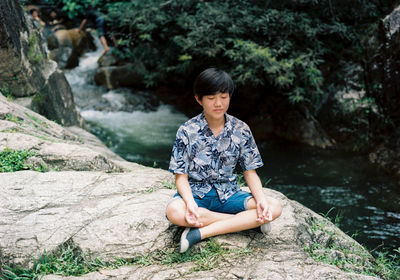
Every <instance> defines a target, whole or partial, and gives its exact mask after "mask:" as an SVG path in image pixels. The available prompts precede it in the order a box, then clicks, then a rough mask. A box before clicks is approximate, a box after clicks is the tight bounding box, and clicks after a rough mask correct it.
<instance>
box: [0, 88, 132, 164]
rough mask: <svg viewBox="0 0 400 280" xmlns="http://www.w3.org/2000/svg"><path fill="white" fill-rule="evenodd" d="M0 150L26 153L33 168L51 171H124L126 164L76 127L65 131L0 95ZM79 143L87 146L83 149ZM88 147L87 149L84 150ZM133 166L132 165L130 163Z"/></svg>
mask: <svg viewBox="0 0 400 280" xmlns="http://www.w3.org/2000/svg"><path fill="white" fill-rule="evenodd" d="M0 133H1V138H0V149H1V150H3V149H4V148H5V147H8V148H10V149H13V150H30V151H33V152H35V156H34V157H32V158H30V159H29V161H30V162H29V164H31V165H33V166H34V167H41V166H42V165H45V166H46V167H47V169H49V170H50V169H52V170H78V171H83V170H102V171H106V172H111V171H123V170H127V167H126V162H125V161H123V160H122V158H120V157H118V156H117V155H115V154H114V153H112V152H111V151H109V150H108V149H107V148H106V147H105V146H104V145H103V144H101V143H100V141H99V140H98V139H96V138H94V137H93V136H92V135H90V134H89V133H87V132H86V131H85V130H83V129H81V128H79V127H71V128H70V129H69V130H67V129H65V128H63V127H62V126H60V125H58V124H56V123H54V122H52V121H49V120H47V119H46V118H44V117H42V116H41V115H39V114H37V113H35V112H32V111H30V110H28V109H26V108H25V107H22V106H20V105H18V104H14V103H12V102H9V101H7V100H6V98H5V97H4V96H2V95H1V94H0ZM83 143H87V144H86V145H85V146H83V145H82V144H83ZM88 147H90V148H88ZM133 165H134V164H133Z"/></svg>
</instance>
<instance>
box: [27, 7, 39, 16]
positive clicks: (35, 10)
mask: <svg viewBox="0 0 400 280" xmlns="http://www.w3.org/2000/svg"><path fill="white" fill-rule="evenodd" d="M34 12H37V13H38V14H39V10H38V9H35V8H33V9H30V10H29V13H30V14H31V15H33V13H34Z"/></svg>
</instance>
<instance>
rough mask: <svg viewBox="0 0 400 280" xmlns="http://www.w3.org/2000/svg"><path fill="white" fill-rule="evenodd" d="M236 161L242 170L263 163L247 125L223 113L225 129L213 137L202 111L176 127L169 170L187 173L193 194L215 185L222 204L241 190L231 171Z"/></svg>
mask: <svg viewBox="0 0 400 280" xmlns="http://www.w3.org/2000/svg"><path fill="white" fill-rule="evenodd" d="M238 161H239V164H240V166H241V167H242V169H243V170H252V169H256V168H258V167H261V166H262V165H263V162H262V160H261V155H260V153H259V151H258V148H257V145H256V142H255V141H254V138H253V135H252V134H251V131H250V128H249V127H248V125H247V124H246V123H244V122H242V121H241V120H239V119H237V118H235V117H233V116H230V115H228V114H225V126H224V130H223V131H222V132H221V133H220V134H219V135H218V137H215V136H214V134H213V132H212V131H211V129H210V128H209V127H208V124H207V121H206V118H205V116H204V112H203V113H201V114H200V115H198V116H196V117H194V118H192V119H190V120H188V121H187V122H186V123H184V124H183V125H182V126H181V127H180V128H179V129H178V132H177V134H176V139H175V143H174V146H173V148H172V155H171V161H170V165H169V171H170V172H172V173H174V174H188V179H189V184H190V187H191V189H192V193H193V194H194V195H197V196H199V197H200V198H203V197H204V195H205V194H207V193H208V192H209V191H210V190H211V189H212V187H215V189H216V191H217V193H218V196H219V199H220V200H221V202H222V203H224V202H225V201H226V200H227V199H228V198H229V197H230V196H231V195H233V194H234V193H236V192H237V191H239V190H240V187H239V185H238V183H237V181H236V174H234V173H233V172H234V170H235V167H236V163H237V162H238Z"/></svg>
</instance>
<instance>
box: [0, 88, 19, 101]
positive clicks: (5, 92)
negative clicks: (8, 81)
mask: <svg viewBox="0 0 400 280" xmlns="http://www.w3.org/2000/svg"><path fill="white" fill-rule="evenodd" d="M0 92H1V93H2V94H3V95H4V96H5V97H6V98H7V100H8V101H12V100H14V98H15V97H14V95H13V90H12V89H11V88H10V87H0Z"/></svg>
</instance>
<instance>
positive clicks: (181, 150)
mask: <svg viewBox="0 0 400 280" xmlns="http://www.w3.org/2000/svg"><path fill="white" fill-rule="evenodd" d="M188 142H189V141H188V137H187V135H186V133H185V131H184V129H182V127H181V128H179V129H178V132H177V133H176V138H175V142H174V146H173V147H172V154H171V160H170V162H169V168H168V171H170V172H172V173H174V174H176V173H178V174H187V173H188V168H189V155H188V144H189V143H188Z"/></svg>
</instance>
